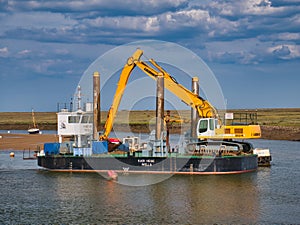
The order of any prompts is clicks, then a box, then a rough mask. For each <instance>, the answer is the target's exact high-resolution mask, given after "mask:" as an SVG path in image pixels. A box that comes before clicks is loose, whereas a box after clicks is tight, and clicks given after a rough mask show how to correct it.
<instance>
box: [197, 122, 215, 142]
mask: <svg viewBox="0 0 300 225" xmlns="http://www.w3.org/2000/svg"><path fill="white" fill-rule="evenodd" d="M218 128H219V125H218V120H217V119H214V118H201V119H200V120H199V121H198V124H197V136H198V137H199V138H201V136H205V137H208V136H209V137H213V136H214V135H215V133H216V132H215V130H216V129H218Z"/></svg>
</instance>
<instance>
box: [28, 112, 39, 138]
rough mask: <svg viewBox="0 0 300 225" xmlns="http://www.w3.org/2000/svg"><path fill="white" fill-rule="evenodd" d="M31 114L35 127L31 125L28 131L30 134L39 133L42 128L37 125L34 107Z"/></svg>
mask: <svg viewBox="0 0 300 225" xmlns="http://www.w3.org/2000/svg"><path fill="white" fill-rule="evenodd" d="M31 115H32V123H33V127H31V128H29V129H28V133H29V134H38V133H40V129H39V128H38V126H37V125H36V122H35V118H34V111H33V109H32V111H31Z"/></svg>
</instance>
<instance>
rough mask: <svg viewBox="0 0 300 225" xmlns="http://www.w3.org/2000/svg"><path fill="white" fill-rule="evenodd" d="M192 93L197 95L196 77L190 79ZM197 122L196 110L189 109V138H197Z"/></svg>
mask: <svg viewBox="0 0 300 225" xmlns="http://www.w3.org/2000/svg"><path fill="white" fill-rule="evenodd" d="M192 92H193V93H194V94H196V95H199V79H198V77H193V78H192ZM198 120H199V115H198V112H197V109H195V108H192V109H191V138H197V123H198Z"/></svg>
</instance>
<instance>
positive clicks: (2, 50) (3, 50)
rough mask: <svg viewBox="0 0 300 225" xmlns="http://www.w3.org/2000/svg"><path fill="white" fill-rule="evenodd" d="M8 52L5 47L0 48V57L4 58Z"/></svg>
mask: <svg viewBox="0 0 300 225" xmlns="http://www.w3.org/2000/svg"><path fill="white" fill-rule="evenodd" d="M8 53H9V51H8V48H7V47H4V48H0V56H2V57H6V56H7V55H8Z"/></svg>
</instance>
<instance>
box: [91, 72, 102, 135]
mask: <svg viewBox="0 0 300 225" xmlns="http://www.w3.org/2000/svg"><path fill="white" fill-rule="evenodd" d="M93 112H94V123H93V139H94V140H97V139H98V131H99V130H100V128H99V127H100V121H101V120H100V74H99V72H94V74H93Z"/></svg>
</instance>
